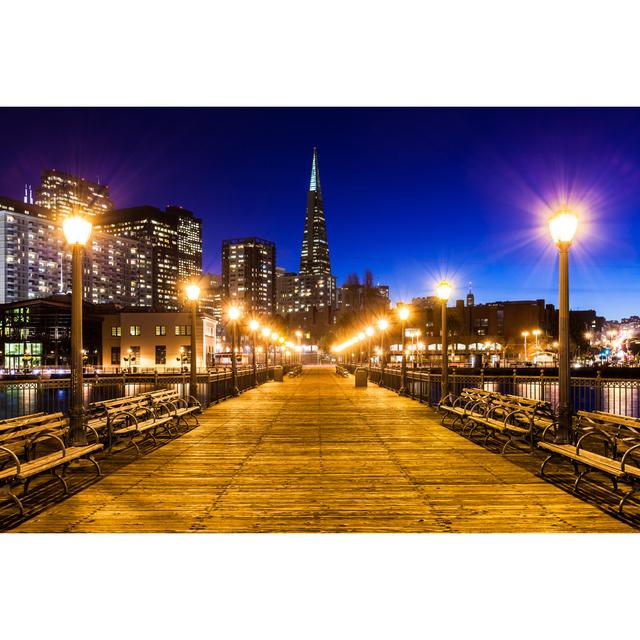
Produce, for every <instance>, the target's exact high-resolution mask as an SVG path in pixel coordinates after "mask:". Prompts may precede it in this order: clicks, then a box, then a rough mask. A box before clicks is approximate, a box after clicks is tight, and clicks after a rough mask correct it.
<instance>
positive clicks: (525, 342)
mask: <svg viewBox="0 0 640 640" xmlns="http://www.w3.org/2000/svg"><path fill="white" fill-rule="evenodd" d="M520 335H521V336H522V337H523V338H524V361H525V362H527V338H528V337H529V332H528V331H523V332H522V333H521V334H520Z"/></svg>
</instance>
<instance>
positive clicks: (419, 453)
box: [13, 367, 634, 533]
mask: <svg viewBox="0 0 640 640" xmlns="http://www.w3.org/2000/svg"><path fill="white" fill-rule="evenodd" d="M333 371H334V369H333V368H329V367H324V368H323V367H317V368H305V370H304V374H303V375H302V376H300V377H298V378H293V379H288V378H287V379H285V382H284V383H282V384H280V383H268V384H265V385H262V386H260V387H259V388H257V389H253V390H251V391H248V392H246V393H243V394H242V395H241V396H240V397H239V398H237V399H233V400H229V401H226V402H222V403H221V404H219V405H216V406H213V407H211V408H209V409H208V410H206V411H205V412H204V414H203V415H202V416H201V418H200V422H201V426H199V427H197V428H195V429H193V430H191V431H190V432H188V433H186V434H185V435H183V436H182V437H180V438H177V439H174V440H172V441H170V442H168V443H167V444H166V445H164V446H162V447H159V448H157V449H155V450H153V451H151V452H149V453H148V454H146V455H144V456H142V457H140V458H138V459H133V456H131V460H132V461H131V462H130V463H128V464H125V465H122V466H121V467H120V468H118V469H116V470H115V471H113V472H112V473H109V474H108V475H107V476H106V477H104V478H102V479H101V480H99V481H97V482H95V483H94V484H92V485H91V486H88V487H87V488H85V489H83V490H81V491H79V492H78V493H76V494H75V495H73V496H71V497H70V498H68V499H66V500H63V501H62V502H60V503H58V504H56V505H54V506H51V507H50V508H48V509H46V510H45V511H43V512H42V513H40V514H39V515H36V516H35V517H33V518H31V519H30V520H28V521H26V522H24V523H23V524H22V525H20V526H19V527H17V528H15V529H13V531H16V532H27V531H30V532H65V531H73V532H109V533H111V532H172V531H176V532H198V531H204V532H305V531H306V532H341V531H344V532H443V533H445V532H624V531H629V532H630V531H633V530H634V529H633V528H631V527H629V526H627V525H626V524H624V523H623V522H621V521H619V520H617V519H615V518H613V517H611V516H609V515H608V514H607V513H605V512H604V511H602V510H600V509H598V508H597V507H595V506H593V505H590V504H588V503H586V502H583V501H581V500H580V499H578V498H576V497H574V496H572V495H570V494H569V493H567V492H566V491H563V490H562V489H560V488H558V487H556V486H553V485H552V484H550V483H548V482H545V481H543V480H541V479H539V478H537V477H536V476H535V475H534V473H532V471H531V469H529V468H525V467H524V466H523V465H520V464H516V463H515V462H514V461H513V458H511V457H510V455H507V456H501V455H499V454H496V453H494V452H492V451H488V450H487V449H485V448H483V447H481V446H479V445H476V444H475V443H473V442H471V441H469V440H468V439H465V438H463V437H461V436H459V435H458V434H456V433H454V432H453V431H451V430H449V429H447V428H445V427H442V426H440V424H439V423H438V417H437V416H436V414H435V413H434V412H433V411H431V410H430V409H428V408H427V407H425V406H424V405H421V404H419V403H418V402H415V401H412V400H410V399H407V398H401V397H399V396H397V395H396V394H395V393H393V392H391V391H387V390H385V389H381V388H379V387H377V386H376V385H370V386H369V387H368V388H367V389H356V388H354V383H353V377H350V378H349V379H343V378H338V377H336V376H335V375H334V373H333ZM119 455H123V456H125V457H126V456H127V455H129V454H128V453H123V454H119ZM523 455H525V454H518V453H514V454H513V456H523Z"/></svg>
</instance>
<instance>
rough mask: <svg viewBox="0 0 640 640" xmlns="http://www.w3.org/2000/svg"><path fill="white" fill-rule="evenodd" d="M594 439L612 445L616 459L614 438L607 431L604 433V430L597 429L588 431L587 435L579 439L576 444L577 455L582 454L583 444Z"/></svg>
mask: <svg viewBox="0 0 640 640" xmlns="http://www.w3.org/2000/svg"><path fill="white" fill-rule="evenodd" d="M594 437H595V439H596V440H600V441H601V442H604V443H606V444H609V445H611V448H612V451H613V457H615V451H616V443H615V439H614V438H612V437H611V436H610V435H609V434H608V433H607V432H606V431H602V429H595V428H594V429H591V430H589V431H587V432H586V433H584V434H583V435H581V436H580V437H579V438H578V442H577V443H576V453H577V454H578V453H580V448H581V447H582V443H583V442H584V441H585V440H588V439H590V438H594Z"/></svg>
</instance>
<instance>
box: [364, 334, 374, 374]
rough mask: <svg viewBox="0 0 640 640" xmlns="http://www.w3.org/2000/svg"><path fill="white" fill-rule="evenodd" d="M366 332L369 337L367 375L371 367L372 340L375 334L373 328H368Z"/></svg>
mask: <svg viewBox="0 0 640 640" xmlns="http://www.w3.org/2000/svg"><path fill="white" fill-rule="evenodd" d="M364 332H365V333H366V335H367V374H368V372H369V369H370V367H371V338H372V337H373V334H374V333H375V331H374V329H373V327H367V328H366V329H365V330H364Z"/></svg>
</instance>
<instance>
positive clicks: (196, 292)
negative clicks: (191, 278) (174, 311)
mask: <svg viewBox="0 0 640 640" xmlns="http://www.w3.org/2000/svg"><path fill="white" fill-rule="evenodd" d="M186 292H187V299H188V300H189V302H190V303H191V358H190V359H191V366H190V371H189V395H190V396H192V397H193V398H197V397H198V351H197V341H196V331H197V328H198V298H200V287H199V286H198V285H197V284H194V283H192V284H190V285H187V288H186Z"/></svg>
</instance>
